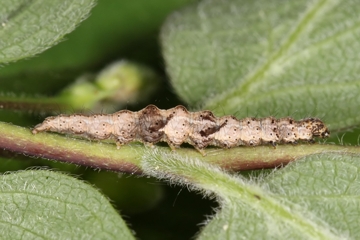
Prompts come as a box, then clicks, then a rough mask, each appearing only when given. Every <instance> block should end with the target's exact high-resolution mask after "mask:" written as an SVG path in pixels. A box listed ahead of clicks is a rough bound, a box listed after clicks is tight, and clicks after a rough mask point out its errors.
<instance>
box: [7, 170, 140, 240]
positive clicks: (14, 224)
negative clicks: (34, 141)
mask: <svg viewBox="0 0 360 240" xmlns="http://www.w3.org/2000/svg"><path fill="white" fill-rule="evenodd" d="M0 205H1V206H0V208H1V209H2V211H1V212H2V214H1V215H0V226H1V227H0V235H1V237H2V238H3V239H39V238H41V239H134V237H133V236H132V234H131V232H130V230H129V229H128V228H127V226H126V224H125V223H124V221H123V220H122V219H121V217H120V216H119V214H118V213H117V212H116V211H115V209H114V208H113V207H112V206H111V204H110V203H109V202H108V200H107V199H106V198H105V197H104V196H103V195H101V194H100V193H99V192H98V191H97V190H95V189H94V188H93V187H91V186H89V185H87V184H85V183H83V182H81V181H79V180H76V179H75V178H73V177H68V176H66V175H63V174H60V173H56V172H50V171H43V170H41V171H40V170H38V171H36V170H29V171H24V172H18V173H13V174H8V175H3V176H1V185H0Z"/></svg>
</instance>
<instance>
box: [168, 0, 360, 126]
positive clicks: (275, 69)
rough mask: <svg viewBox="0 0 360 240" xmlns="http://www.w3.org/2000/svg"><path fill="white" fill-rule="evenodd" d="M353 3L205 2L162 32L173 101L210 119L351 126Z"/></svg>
mask: <svg viewBox="0 0 360 240" xmlns="http://www.w3.org/2000/svg"><path fill="white" fill-rule="evenodd" d="M359 11H360V5H359V4H358V2H357V1H354V0H353V1H346V4H345V3H344V2H343V1H339V0H315V1H310V0H308V1H280V0H272V1H267V0H260V1H244V0H226V1H225V0H221V1H218V0H205V1H201V2H199V3H198V4H197V5H194V6H191V7H188V8H187V9H185V10H183V11H180V12H177V13H175V14H173V15H172V16H171V17H170V18H169V19H168V21H167V23H166V24H165V26H164V27H163V31H162V44H163V52H164V55H165V59H166V62H167V69H168V72H169V74H170V76H171V79H172V83H173V86H174V88H175V90H176V92H177V93H178V94H179V96H180V97H181V98H182V99H183V100H184V101H186V102H187V103H188V104H190V105H192V106H195V107H198V106H199V105H201V107H202V108H208V109H210V110H214V111H215V112H216V113H217V114H220V115H222V114H224V113H226V114H235V113H236V116H237V117H245V116H249V115H250V116H260V117H262V116H268V115H271V114H276V115H277V116H286V115H289V114H291V115H294V117H296V118H297V117H300V118H303V117H306V116H309V115H312V116H317V117H325V118H326V119H325V120H326V122H327V123H328V124H329V125H330V127H331V129H332V130H334V129H336V130H338V129H342V128H345V127H349V126H353V125H358V123H359V121H360V115H359V114H358V106H359V103H360V95H359V94H358V93H359V91H360V81H359V73H360V72H359V69H360V55H359V54H357V53H358V52H359V50H360V42H359V36H360V18H359V14H358V12H359Z"/></svg>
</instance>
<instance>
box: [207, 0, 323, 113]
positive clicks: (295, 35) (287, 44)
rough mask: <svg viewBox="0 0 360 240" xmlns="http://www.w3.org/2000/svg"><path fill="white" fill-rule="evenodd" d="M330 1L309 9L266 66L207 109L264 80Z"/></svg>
mask: <svg viewBox="0 0 360 240" xmlns="http://www.w3.org/2000/svg"><path fill="white" fill-rule="evenodd" d="M328 1H329V0H320V1H318V2H317V3H315V4H314V5H313V6H312V7H309V10H308V11H307V13H305V14H304V16H303V17H302V19H300V21H299V22H298V24H297V25H296V26H295V27H294V30H293V31H292V32H291V33H290V34H289V35H288V37H287V39H286V40H285V41H284V44H283V45H282V46H281V47H280V48H279V50H278V51H277V52H275V53H274V54H273V55H272V56H271V57H269V59H268V60H267V61H265V62H264V64H262V65H260V66H259V67H258V68H257V69H256V70H255V71H254V72H252V73H250V74H249V75H248V76H247V77H245V79H244V80H243V81H241V83H240V84H238V85H237V86H236V87H234V88H232V89H233V90H231V91H230V92H228V93H226V94H224V95H221V96H220V97H218V98H215V99H214V100H213V99H209V100H208V101H206V104H205V106H204V107H205V108H209V109H214V108H215V107H216V106H217V105H219V104H220V105H224V104H225V103H224V102H225V101H226V100H227V99H229V98H232V96H240V95H241V93H243V94H242V95H245V94H246V93H247V92H248V89H249V88H250V86H251V85H253V84H254V83H256V82H258V81H261V80H263V78H262V75H263V74H264V73H265V72H266V71H267V70H268V69H270V68H271V66H273V65H274V64H275V63H276V62H277V60H279V59H281V58H282V57H283V55H284V53H286V51H287V50H288V49H289V48H291V46H293V45H294V44H295V43H296V42H297V40H298V39H299V38H300V36H301V35H302V33H303V32H304V31H305V29H306V28H307V27H308V26H309V24H310V23H311V22H312V20H313V19H314V18H315V17H316V15H317V13H319V12H321V10H322V9H323V8H324V7H325V6H326V3H327V2H328Z"/></svg>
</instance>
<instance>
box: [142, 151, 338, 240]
mask: <svg viewBox="0 0 360 240" xmlns="http://www.w3.org/2000/svg"><path fill="white" fill-rule="evenodd" d="M202 160H203V159H202V158H201V157H198V158H187V157H184V156H182V155H180V154H163V153H161V152H155V153H154V154H149V156H147V157H144V158H143V161H142V167H143V169H144V171H145V172H146V173H147V174H149V175H151V176H154V177H157V178H161V179H166V180H168V181H170V182H171V183H177V184H180V185H187V186H188V187H189V188H194V186H195V188H196V189H197V190H201V191H203V190H205V191H206V192H207V193H215V194H216V195H217V196H219V197H220V198H221V199H222V200H221V202H222V205H223V208H228V207H231V204H235V205H237V204H239V203H242V204H241V205H242V206H243V205H245V206H248V207H249V208H250V209H253V210H254V214H257V213H261V214H263V215H265V216H267V217H266V218H267V219H269V221H273V222H274V224H276V223H275V222H279V223H280V222H283V223H286V224H287V225H288V226H291V228H293V229H296V230H297V231H298V232H299V233H301V234H304V235H307V236H308V239H336V238H337V237H336V236H334V235H333V233H331V232H330V231H329V230H328V228H327V226H324V224H322V222H321V220H318V221H314V220H313V219H309V216H305V215H304V213H302V212H300V211H299V210H298V209H299V208H296V207H294V206H292V203H290V202H285V201H284V200H282V199H281V198H277V197H276V195H272V194H270V193H268V192H266V191H265V190H263V189H261V188H260V187H259V186H257V185H255V184H252V183H250V182H249V181H247V180H245V179H243V178H242V177H240V176H232V175H230V174H228V173H225V172H224V171H222V170H221V169H220V168H218V167H216V166H214V165H210V164H207V163H204V162H203V161H202ZM223 211H224V209H223ZM305 214H306V213H305Z"/></svg>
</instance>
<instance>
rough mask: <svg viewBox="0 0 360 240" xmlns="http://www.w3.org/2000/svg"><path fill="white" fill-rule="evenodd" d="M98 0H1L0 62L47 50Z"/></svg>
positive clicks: (84, 16) (83, 17)
mask: <svg viewBox="0 0 360 240" xmlns="http://www.w3.org/2000/svg"><path fill="white" fill-rule="evenodd" d="M94 4H95V1H94V0H83V1H71V0H53V1H46V0H4V1H1V2H0V39H1V41H0V63H7V62H13V61H16V60H19V59H22V58H26V57H31V56H33V55H35V54H38V53H40V52H43V51H44V50H46V49H48V48H49V47H51V46H53V45H54V44H56V43H57V42H59V41H60V40H61V39H62V37H63V36H64V35H65V34H67V33H69V32H71V31H72V30H74V29H75V27H76V26H77V25H78V24H79V23H80V22H81V21H82V20H83V19H85V18H86V17H87V16H88V14H89V12H90V10H91V8H92V7H93V6H94Z"/></svg>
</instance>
